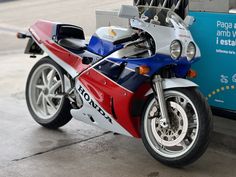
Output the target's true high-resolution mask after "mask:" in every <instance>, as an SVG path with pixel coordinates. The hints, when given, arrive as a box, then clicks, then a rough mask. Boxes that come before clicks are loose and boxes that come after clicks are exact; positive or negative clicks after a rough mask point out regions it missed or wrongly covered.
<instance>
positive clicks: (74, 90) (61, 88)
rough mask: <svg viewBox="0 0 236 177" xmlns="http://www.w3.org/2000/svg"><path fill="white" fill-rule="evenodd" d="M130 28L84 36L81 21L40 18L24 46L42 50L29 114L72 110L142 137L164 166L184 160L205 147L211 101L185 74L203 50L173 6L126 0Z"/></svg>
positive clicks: (44, 119) (52, 119) (55, 115)
mask: <svg viewBox="0 0 236 177" xmlns="http://www.w3.org/2000/svg"><path fill="white" fill-rule="evenodd" d="M119 17H122V18H127V19H129V20H130V27H129V28H121V27H114V26H110V27H102V28H99V29H98V30H97V31H96V33H95V34H94V35H93V36H92V37H91V39H90V41H89V43H88V44H86V42H85V36H84V32H83V30H82V28H80V27H77V26H74V25H69V24H61V23H54V22H49V21H42V20H40V21H37V22H36V23H35V24H34V25H32V26H31V27H30V28H29V33H27V34H23V33H18V38H29V42H28V45H27V47H26V50H25V53H27V54H31V57H35V56H36V55H38V54H43V53H46V54H47V56H46V57H44V58H42V59H41V60H39V61H38V62H37V63H36V64H35V66H34V67H33V68H32V70H31V72H30V74H29V76H28V80H27V85H26V101H27V105H28V108H29V111H30V113H31V115H32V117H33V118H34V120H35V121H36V122H37V123H39V124H41V125H42V126H44V127H47V128H50V129H56V128H59V127H61V126H63V125H65V124H66V123H68V122H69V121H70V120H71V118H72V117H73V118H75V119H78V120H80V121H83V122H85V123H88V124H91V125H95V126H98V127H100V128H103V129H106V130H109V131H112V132H116V133H119V134H122V135H127V136H131V137H137V138H140V137H141V138H142V140H143V143H144V145H145V147H146V149H147V150H148V151H149V153H150V154H151V155H152V156H153V157H154V158H156V159H157V160H159V161H160V162H162V163H164V164H166V165H169V166H176V167H179V166H185V165H188V164H190V163H192V162H194V161H195V160H197V159H198V158H199V157H200V156H201V155H202V154H203V153H204V152H205V150H206V148H207V145H208V143H209V137H210V132H211V128H212V114H211V111H210V108H209V106H208V104H207V102H206V100H205V98H204V97H203V96H202V94H201V93H200V92H199V91H198V88H197V87H198V86H197V85H196V84H195V83H193V82H191V81H189V80H187V79H186V78H187V77H188V76H189V77H190V76H194V75H195V72H194V71H192V70H191V65H192V63H194V62H195V61H197V60H198V59H199V58H200V51H199V48H198V46H197V45H196V43H195V42H194V40H193V38H192V35H191V33H190V31H189V30H188V25H191V23H192V18H190V17H187V18H186V20H185V21H183V20H182V19H181V18H180V17H179V16H178V15H177V14H176V13H175V12H174V10H173V9H167V8H164V7H150V6H139V7H135V6H127V5H123V6H122V7H121V9H120V12H119Z"/></svg>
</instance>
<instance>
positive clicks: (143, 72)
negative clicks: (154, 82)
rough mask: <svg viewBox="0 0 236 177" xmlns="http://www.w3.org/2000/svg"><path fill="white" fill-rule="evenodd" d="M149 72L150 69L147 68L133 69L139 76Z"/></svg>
mask: <svg viewBox="0 0 236 177" xmlns="http://www.w3.org/2000/svg"><path fill="white" fill-rule="evenodd" d="M149 71H150V68H149V67H148V66H145V65H144V66H139V67H137V68H135V72H136V73H138V74H141V75H145V74H148V73H149Z"/></svg>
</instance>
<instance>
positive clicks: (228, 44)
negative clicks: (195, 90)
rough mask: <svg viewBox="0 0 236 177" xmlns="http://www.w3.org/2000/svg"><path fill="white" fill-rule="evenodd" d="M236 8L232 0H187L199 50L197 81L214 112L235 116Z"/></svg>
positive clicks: (235, 3)
mask: <svg viewBox="0 0 236 177" xmlns="http://www.w3.org/2000/svg"><path fill="white" fill-rule="evenodd" d="M235 8H236V1H235V0H224V1H219V0H205V1H200V0H195V1H190V6H189V15H191V16H193V17H194V18H195V23H194V24H193V25H192V26H191V28H190V30H191V32H192V35H193V37H194V39H195V41H196V42H197V44H198V46H199V48H200V50H201V54H202V57H201V60H200V61H199V62H197V63H196V64H195V65H193V67H194V69H195V70H197V71H198V77H197V78H196V79H194V80H193V81H194V82H196V83H197V84H198V85H199V86H200V89H201V91H202V92H203V93H204V95H205V96H206V99H207V100H208V103H209V104H210V105H211V107H212V110H213V113H214V114H216V115H220V116H222V117H228V118H233V119H236V14H234V13H235V12H236V11H235Z"/></svg>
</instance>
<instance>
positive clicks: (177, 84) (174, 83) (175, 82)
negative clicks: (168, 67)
mask: <svg viewBox="0 0 236 177" xmlns="http://www.w3.org/2000/svg"><path fill="white" fill-rule="evenodd" d="M162 84H163V89H164V90H166V89H171V88H186V87H198V85H197V84H195V83H194V82H192V81H190V80H187V79H181V78H172V79H163V81H162ZM152 93H153V90H152V89H150V90H149V91H148V92H147V93H146V94H145V96H148V95H150V94H152Z"/></svg>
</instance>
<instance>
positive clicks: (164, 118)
mask: <svg viewBox="0 0 236 177" xmlns="http://www.w3.org/2000/svg"><path fill="white" fill-rule="evenodd" d="M162 81H163V79H162V78H161V76H160V75H155V76H154V79H153V88H154V89H153V91H154V93H155V98H156V100H157V102H158V104H159V107H160V111H161V120H160V125H161V126H162V127H163V128H167V127H170V120H169V116H168V111H167V106H166V100H165V96H164V92H163V84H162Z"/></svg>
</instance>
